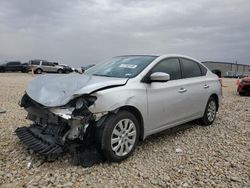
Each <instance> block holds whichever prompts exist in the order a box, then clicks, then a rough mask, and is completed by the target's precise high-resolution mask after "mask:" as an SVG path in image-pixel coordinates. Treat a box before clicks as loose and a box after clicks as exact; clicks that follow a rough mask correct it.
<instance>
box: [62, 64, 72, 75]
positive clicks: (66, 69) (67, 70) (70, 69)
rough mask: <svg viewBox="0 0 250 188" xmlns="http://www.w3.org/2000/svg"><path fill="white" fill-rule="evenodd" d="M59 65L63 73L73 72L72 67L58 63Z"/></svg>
mask: <svg viewBox="0 0 250 188" xmlns="http://www.w3.org/2000/svg"><path fill="white" fill-rule="evenodd" d="M60 66H62V67H63V73H71V72H73V69H72V68H71V67H70V66H68V65H64V64H60Z"/></svg>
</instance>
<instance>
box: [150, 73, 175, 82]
mask: <svg viewBox="0 0 250 188" xmlns="http://www.w3.org/2000/svg"><path fill="white" fill-rule="evenodd" d="M169 80H170V75H169V74H167V73H165V72H154V73H152V74H151V75H150V81H151V82H167V81H169Z"/></svg>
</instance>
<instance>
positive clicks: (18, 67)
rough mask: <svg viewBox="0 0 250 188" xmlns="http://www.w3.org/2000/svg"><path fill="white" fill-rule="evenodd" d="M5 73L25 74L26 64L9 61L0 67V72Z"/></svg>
mask: <svg viewBox="0 0 250 188" xmlns="http://www.w3.org/2000/svg"><path fill="white" fill-rule="evenodd" d="M6 71H13V72H17V71H22V72H27V71H28V64H27V65H26V64H22V63H21V62H20V61H9V62H7V63H5V64H1V65H0V72H6Z"/></svg>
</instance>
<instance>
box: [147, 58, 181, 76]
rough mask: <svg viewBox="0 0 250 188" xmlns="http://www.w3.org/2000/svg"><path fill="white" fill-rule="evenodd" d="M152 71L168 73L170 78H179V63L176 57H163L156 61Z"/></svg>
mask: <svg viewBox="0 0 250 188" xmlns="http://www.w3.org/2000/svg"><path fill="white" fill-rule="evenodd" d="M154 72H165V73H168V74H169V75H170V80H177V79H180V78H181V69H180V63H179V60H178V59H177V58H171V59H165V60H163V61H161V62H160V63H158V64H157V65H156V66H155V67H154V68H153V69H152V73H154Z"/></svg>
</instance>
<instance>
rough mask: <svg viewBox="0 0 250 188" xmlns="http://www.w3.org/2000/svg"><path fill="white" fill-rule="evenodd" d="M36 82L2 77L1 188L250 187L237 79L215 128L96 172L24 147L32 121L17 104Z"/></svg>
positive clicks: (147, 147) (248, 118) (246, 120)
mask: <svg viewBox="0 0 250 188" xmlns="http://www.w3.org/2000/svg"><path fill="white" fill-rule="evenodd" d="M31 79H33V77H32V76H31V75H30V74H21V73H2V74H0V86H1V87H0V108H3V109H5V110H7V112H6V113H5V114H0V187H27V186H30V187H34V186H39V187H55V186H56V187H58V186H59V187H60V186H61V187H87V186H89V187H178V186H179V187H250V97H240V96H238V95H237V93H236V92H235V89H236V84H235V83H236V80H234V79H224V80H223V85H224V86H225V87H223V94H224V98H223V105H222V106H221V108H220V110H219V113H218V116H217V120H216V121H215V123H214V124H213V125H212V126H210V127H200V126H198V125H195V123H189V124H185V125H182V126H179V127H178V128H175V129H171V130H168V131H166V132H164V133H163V134H160V135H155V136H151V137H150V138H148V139H146V140H145V141H144V142H143V143H142V144H140V146H138V148H137V149H136V151H135V152H134V154H133V155H132V156H131V157H130V158H129V159H128V160H126V161H124V162H122V163H120V164H117V163H113V164H108V163H105V164H100V165H95V166H94V167H91V168H82V167H80V166H73V165H72V164H71V163H70V157H69V156H65V157H63V158H61V159H59V160H57V161H55V162H53V163H43V160H42V158H41V157H40V156H37V155H35V154H30V153H29V152H28V151H27V150H26V149H25V148H24V147H23V145H22V144H20V143H19V140H18V139H17V137H16V135H15V134H14V131H15V129H16V128H17V127H19V126H24V125H28V124H29V122H28V121H27V120H25V115H26V112H25V111H24V110H23V109H21V108H20V107H19V106H18V105H17V103H18V100H19V99H20V97H21V96H22V94H23V92H24V89H25V85H26V84H27V82H28V81H29V80H31ZM176 149H181V150H180V152H176ZM29 162H31V166H30V168H28V166H27V165H28V163H29Z"/></svg>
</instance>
